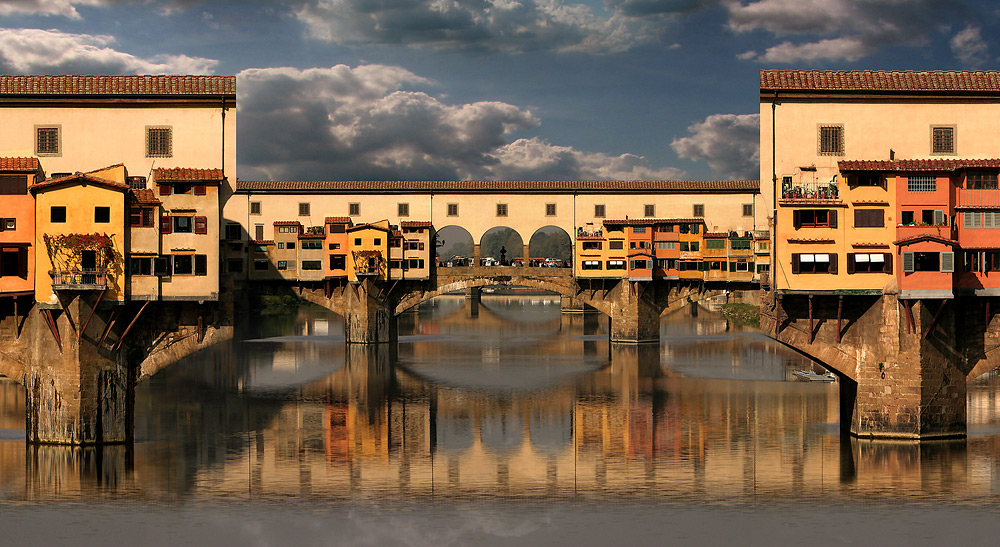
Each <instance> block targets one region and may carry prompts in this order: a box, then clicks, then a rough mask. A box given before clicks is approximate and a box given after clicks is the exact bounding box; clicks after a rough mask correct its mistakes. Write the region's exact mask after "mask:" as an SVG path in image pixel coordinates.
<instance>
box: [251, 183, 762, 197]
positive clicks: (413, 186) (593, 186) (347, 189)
mask: <svg viewBox="0 0 1000 547" xmlns="http://www.w3.org/2000/svg"><path fill="white" fill-rule="evenodd" d="M533 182H537V183H538V184H539V185H553V184H565V185H570V184H573V183H577V184H579V186H577V187H573V186H568V187H563V188H556V187H541V188H510V187H505V186H508V185H510V184H512V183H514V184H517V183H533ZM255 183H279V184H285V185H288V186H290V187H284V188H249V187H248V186H247V185H248V184H255ZM317 183H319V184H324V183H332V184H334V185H336V186H334V187H326V188H306V187H294V186H292V185H295V184H310V185H311V184H317ZM379 183H391V184H393V185H397V187H394V188H372V187H371V186H372V185H377V184H379ZM461 183H471V184H476V185H482V186H481V187H479V188H475V187H474V188H454V187H449V186H454V185H456V184H461ZM625 183H638V184H645V185H649V184H665V185H666V184H677V185H683V184H685V183H696V184H697V183H718V184H723V185H730V187H728V188H727V187H722V188H708V187H705V188H669V187H666V188H664V187H661V188H648V187H647V188H627V187H623V185H624V184H625ZM433 185H440V186H433ZM740 185H742V187H741V186H740ZM338 186H339V187H338ZM587 186H590V187H587ZM609 192H614V193H628V194H648V193H657V194H760V192H761V190H760V181H757V180H736V181H722V180H711V181H683V180H682V181H670V180H652V181H646V180H642V181H244V180H237V181H236V184H235V185H234V190H233V193H234V194H247V195H249V194H357V193H365V194H568V193H574V194H606V193H609Z"/></svg>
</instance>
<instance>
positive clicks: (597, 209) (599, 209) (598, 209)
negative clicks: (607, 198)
mask: <svg viewBox="0 0 1000 547" xmlns="http://www.w3.org/2000/svg"><path fill="white" fill-rule="evenodd" d="M604 210H605V209H604V204H603V203H601V204H598V205H594V217H596V218H604Z"/></svg>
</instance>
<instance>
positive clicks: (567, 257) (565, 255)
mask: <svg viewBox="0 0 1000 547" xmlns="http://www.w3.org/2000/svg"><path fill="white" fill-rule="evenodd" d="M528 250H529V254H530V255H531V256H530V258H555V259H558V260H564V261H565V262H566V264H573V239H572V238H571V237H570V235H569V232H567V231H566V230H564V229H563V228H562V227H560V226H556V225H554V224H549V225H548V226H542V227H541V228H538V229H537V230H535V232H534V233H533V234H531V238H529V240H528Z"/></svg>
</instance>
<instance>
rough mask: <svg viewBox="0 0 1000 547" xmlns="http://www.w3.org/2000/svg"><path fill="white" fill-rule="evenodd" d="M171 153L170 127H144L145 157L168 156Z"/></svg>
mask: <svg viewBox="0 0 1000 547" xmlns="http://www.w3.org/2000/svg"><path fill="white" fill-rule="evenodd" d="M172 155H173V142H172V139H171V129H170V127H147V128H146V157H147V158H169V157H170V156H172Z"/></svg>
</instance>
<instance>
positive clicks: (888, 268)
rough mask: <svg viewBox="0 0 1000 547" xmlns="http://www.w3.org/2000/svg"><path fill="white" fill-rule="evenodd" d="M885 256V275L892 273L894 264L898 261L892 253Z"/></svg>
mask: <svg viewBox="0 0 1000 547" xmlns="http://www.w3.org/2000/svg"><path fill="white" fill-rule="evenodd" d="M882 254H883V255H884V256H885V262H884V266H882V268H883V269H882V271H883V272H885V273H890V274H891V273H892V262H893V261H894V260H895V259H896V257H895V256H893V254H892V253H882Z"/></svg>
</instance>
